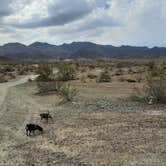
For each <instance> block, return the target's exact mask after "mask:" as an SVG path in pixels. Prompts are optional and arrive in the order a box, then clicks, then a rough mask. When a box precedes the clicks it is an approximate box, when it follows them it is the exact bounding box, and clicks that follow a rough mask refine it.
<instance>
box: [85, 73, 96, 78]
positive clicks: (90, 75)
mask: <svg viewBox="0 0 166 166" xmlns="http://www.w3.org/2000/svg"><path fill="white" fill-rule="evenodd" d="M87 77H88V78H89V79H95V78H96V77H97V75H95V74H93V73H88V75H87Z"/></svg>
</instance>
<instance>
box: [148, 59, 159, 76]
mask: <svg viewBox="0 0 166 166" xmlns="http://www.w3.org/2000/svg"><path fill="white" fill-rule="evenodd" d="M147 72H148V74H150V75H151V76H152V77H156V76H157V75H158V67H157V65H156V64H155V62H154V61H150V62H149V63H148V64H147Z"/></svg>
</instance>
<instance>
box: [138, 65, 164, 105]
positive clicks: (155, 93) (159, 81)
mask: <svg viewBox="0 0 166 166" xmlns="http://www.w3.org/2000/svg"><path fill="white" fill-rule="evenodd" d="M152 66H153V67H152ZM154 69H155V74H154ZM139 91H140V92H141V93H139V94H141V95H139V98H141V99H142V101H146V102H148V103H149V104H154V103H165V102H166V70H165V69H164V67H163V65H161V66H156V65H154V64H153V65H152V64H151V65H150V66H149V68H148V70H147V74H146V77H145V84H144V86H143V89H142V90H139Z"/></svg>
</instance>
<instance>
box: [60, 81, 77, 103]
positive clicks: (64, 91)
mask: <svg viewBox="0 0 166 166" xmlns="http://www.w3.org/2000/svg"><path fill="white" fill-rule="evenodd" d="M59 95H61V96H62V97H63V100H64V101H65V102H71V101H72V100H73V99H74V97H75V96H76V95H77V90H76V89H75V88H73V87H71V85H70V84H64V85H63V86H61V88H60V89H59Z"/></svg>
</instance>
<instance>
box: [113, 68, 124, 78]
mask: <svg viewBox="0 0 166 166" xmlns="http://www.w3.org/2000/svg"><path fill="white" fill-rule="evenodd" d="M115 75H116V76H120V75H123V70H122V69H118V70H117V71H116V72H115Z"/></svg>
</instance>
